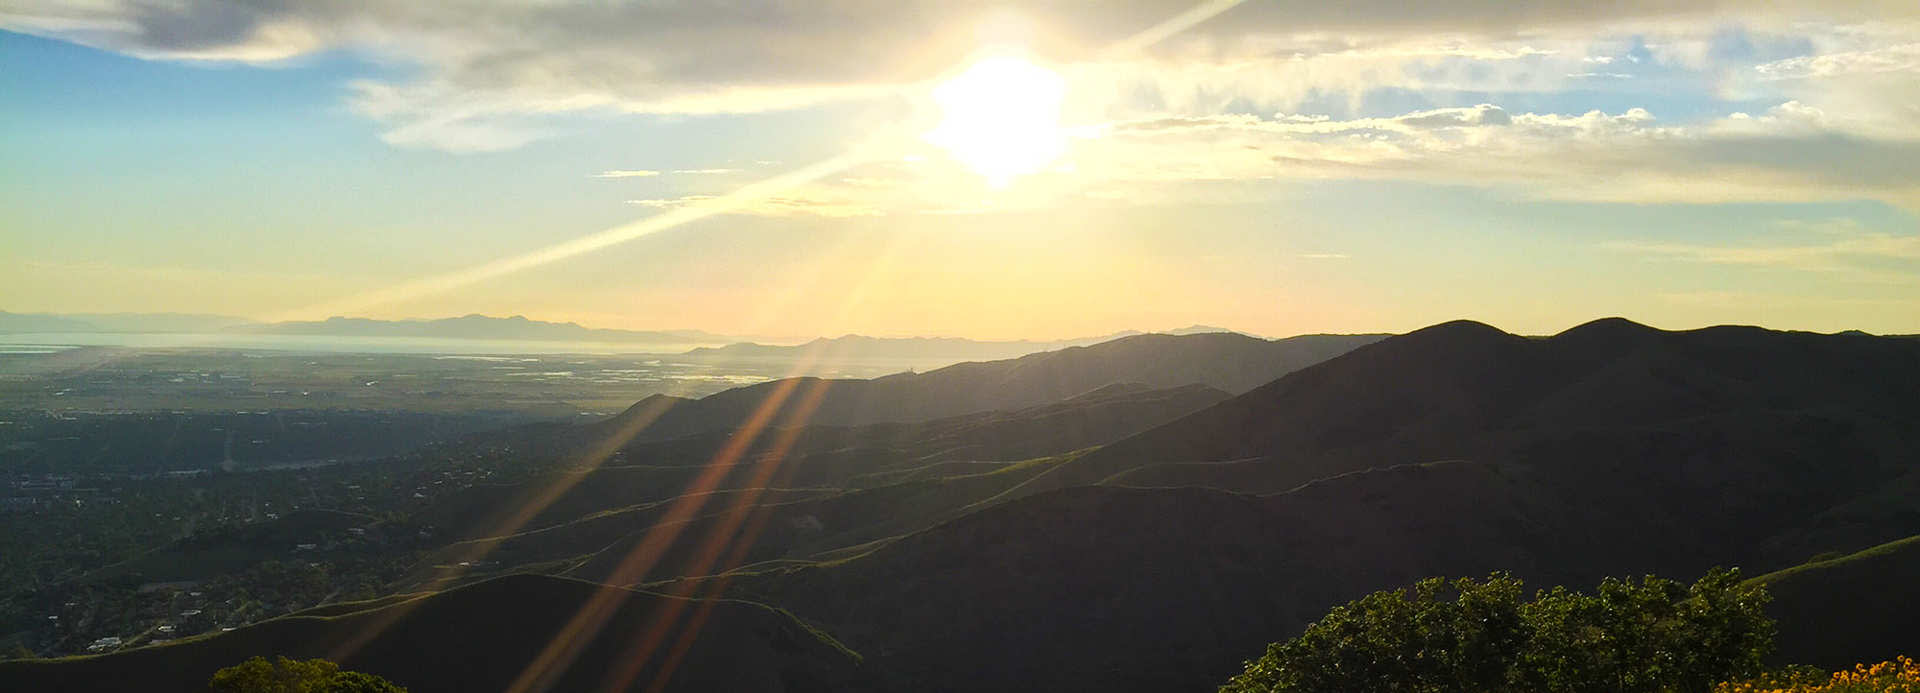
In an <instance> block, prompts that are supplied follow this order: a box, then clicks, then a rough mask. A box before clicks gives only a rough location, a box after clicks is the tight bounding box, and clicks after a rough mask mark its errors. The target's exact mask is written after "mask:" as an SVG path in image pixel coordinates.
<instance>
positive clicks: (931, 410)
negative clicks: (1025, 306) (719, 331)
mask: <svg viewBox="0 0 1920 693" xmlns="http://www.w3.org/2000/svg"><path fill="white" fill-rule="evenodd" d="M1381 338H1382V335H1307V336H1301V337H1291V338H1287V339H1277V340H1265V339H1259V338H1256V337H1248V336H1246V335H1240V334H1232V333H1211V334H1192V335H1164V334H1147V335H1137V336H1133V337H1123V338H1121V339H1116V340H1113V341H1110V342H1103V343H1100V344H1095V345H1093V346H1086V347H1071V348H1067V349H1062V350H1059V351H1049V352H1045V353H1039V354H1030V355H1027V356H1023V357H1020V358H1017V359H1008V360H1004V361H987V362H977V363H961V364H955V365H952V366H948V367H946V368H941V369H938V370H933V371H928V372H926V373H900V374H897V375H890V376H886V377H883V378H875V379H872V380H823V379H819V378H789V379H785V380H776V381H772V382H767V383H761V384H757V385H750V386H747V387H740V388H734V389H732V390H727V391H725V392H721V393H717V394H714V395H710V396H707V397H704V398H701V399H694V400H690V399H683V398H676V397H667V396H664V395H662V396H655V397H650V398H647V399H645V400H642V401H640V402H639V403H637V404H635V405H634V406H633V407H632V408H630V409H628V410H627V411H626V412H624V413H622V414H620V415H619V416H616V417H614V418H613V419H611V420H609V421H606V422H603V423H602V424H600V425H599V426H598V427H597V428H596V430H598V431H603V432H607V433H611V432H616V431H623V430H624V431H627V432H629V434H630V435H633V436H636V437H638V438H639V439H654V440H660V439H667V438H673V437H678V436H683V435H688V434H693V433H702V432H708V431H721V430H728V429H732V428H734V427H736V426H739V425H740V424H741V423H743V422H746V421H748V420H749V419H750V418H752V417H753V416H754V415H755V413H756V412H759V411H761V410H762V408H763V407H766V408H767V410H766V413H767V414H768V415H769V416H771V417H772V418H773V419H774V420H788V419H796V420H800V419H803V420H805V421H808V422H811V423H816V424H826V425H854V424H866V423H877V422H888V421H924V420H928V419H935V418H940V417H946V416H954V415H959V414H966V413H971V412H979V411H993V410H1012V409H1022V408H1026V407H1033V406H1039V405H1043V404H1048V403H1052V402H1057V401H1060V400H1062V399H1066V398H1069V397H1073V396H1076V395H1080V394H1082V393H1085V392H1089V391H1092V390H1095V389H1099V388H1102V387H1106V386H1108V385H1112V384H1115V383H1143V384H1146V385H1148V386H1150V387H1153V388H1170V387H1179V386H1183V385H1195V384H1198V385H1206V386H1208V387H1213V388H1217V389H1221V390H1226V391H1228V392H1235V393H1237V392H1245V391H1247V390H1249V389H1251V388H1254V387H1257V386H1259V385H1261V384H1262V383H1266V382H1268V381H1271V380H1273V379H1274V378H1278V377H1280V376H1282V375H1285V374H1287V373H1291V372H1293V371H1295V370H1298V369H1300V368H1304V367H1306V366H1310V365H1313V364H1315V363H1319V362H1321V361H1324V360H1326V359H1329V358H1332V357H1334V356H1338V355H1340V354H1343V353H1346V352H1347V351H1348V350H1351V349H1353V348H1355V347H1359V346H1361V345H1364V344H1369V343H1372V342H1375V341H1378V340H1379V339H1381ZM769 403H771V406H769ZM802 403H806V405H805V407H804V408H805V410H806V414H805V416H795V415H794V414H795V413H796V412H797V411H799V410H800V409H801V408H802Z"/></svg>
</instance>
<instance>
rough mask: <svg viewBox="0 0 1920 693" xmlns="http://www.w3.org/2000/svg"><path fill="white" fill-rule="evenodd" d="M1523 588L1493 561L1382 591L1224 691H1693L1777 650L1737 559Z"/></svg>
mask: <svg viewBox="0 0 1920 693" xmlns="http://www.w3.org/2000/svg"><path fill="white" fill-rule="evenodd" d="M1523 587H1524V586H1523V585H1522V583H1521V582H1520V581H1519V580H1517V579H1515V578H1513V577H1512V576H1510V575H1506V574H1501V573H1496V574H1494V575H1492V576H1490V577H1488V578H1487V579H1486V580H1483V581H1476V580H1472V579H1467V578H1462V579H1460V580H1456V581H1454V582H1451V583H1448V582H1446V581H1445V580H1441V579H1439V578H1431V579H1427V580H1423V581H1421V582H1419V583H1418V584H1416V585H1414V586H1413V587H1412V588H1410V589H1401V590H1386V591H1382V592H1375V593H1373V594H1370V595H1367V596H1365V597H1362V598H1360V599H1359V600H1356V601H1353V602H1350V603H1348V604H1346V605H1344V606H1340V607H1336V608H1335V609H1333V611H1331V612H1329V613H1328V614H1327V615H1326V616H1325V617H1324V618H1322V619H1320V621H1319V622H1317V623H1314V624H1313V625H1311V626H1308V627H1307V630H1306V632H1304V633H1302V634H1301V635H1300V636H1299V637H1297V638H1294V639H1292V640H1288V641H1286V642H1278V643H1274V644H1272V645H1270V646H1268V647H1267V652H1266V654H1265V655H1264V656H1262V657H1261V658H1259V659H1257V660H1254V661H1251V662H1248V663H1247V665H1246V670H1245V671H1243V672H1242V673H1241V674H1240V675H1238V676H1235V677H1233V679H1232V680H1230V681H1228V682H1227V684H1226V685H1225V686H1222V687H1221V689H1220V690H1221V691H1222V692H1223V693H1252V692H1255V691H1259V692H1263V693H1264V692H1269V691H1271V692H1286V693H1291V692H1295V691H1301V692H1305V691H1396V692H1404V693H1454V692H1457V691H1485V692H1489V693H1494V692H1512V693H1522V692H1526V693H1601V692H1606V693H1679V692H1685V693H1697V692H1699V691H1706V690H1710V689H1711V688H1712V687H1713V686H1714V684H1715V683H1717V682H1720V681H1726V680H1728V679H1732V678H1738V677H1745V676H1754V675H1756V674H1758V673H1759V672H1760V671H1761V666H1762V662H1763V660H1764V658H1765V657H1766V656H1767V655H1768V654H1769V653H1770V652H1771V650H1772V648H1773V622H1772V621H1771V620H1770V619H1768V618H1767V617H1766V614H1765V613H1764V611H1763V608H1764V607H1765V605H1766V603H1767V595H1766V593H1765V592H1764V591H1763V589H1762V588H1760V587H1759V586H1757V585H1744V584H1741V581H1740V574H1739V571H1737V570H1722V569H1716V570H1714V571H1712V572H1710V573H1708V574H1707V575H1706V576H1705V577H1703V578H1701V579H1700V580H1699V581H1698V582H1696V583H1694V584H1693V585H1692V586H1691V587H1689V586H1686V585H1683V584H1680V583H1677V582H1674V581H1671V580H1665V579H1661V578H1657V577H1652V576H1648V577H1645V578H1641V579H1639V580H1633V579H1628V580H1617V579H1612V578H1609V579H1607V580H1606V581H1604V582H1602V583H1601V584H1600V587H1599V589H1598V590H1597V591H1595V592H1594V593H1592V594H1587V593H1581V592H1574V591H1571V590H1567V589H1566V588H1563V587H1556V588H1554V589H1551V590H1543V591H1540V592H1537V593H1535V594H1534V595H1533V598H1532V599H1530V600H1529V599H1525V598H1524V597H1523V594H1524V592H1523Z"/></svg>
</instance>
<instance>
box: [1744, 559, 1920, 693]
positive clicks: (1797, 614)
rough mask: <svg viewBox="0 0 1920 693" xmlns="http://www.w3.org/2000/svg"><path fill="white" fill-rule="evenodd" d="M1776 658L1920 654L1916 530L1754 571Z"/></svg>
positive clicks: (1849, 662) (1852, 660)
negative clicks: (1776, 627)
mask: <svg viewBox="0 0 1920 693" xmlns="http://www.w3.org/2000/svg"><path fill="white" fill-rule="evenodd" d="M1755 581H1756V582H1759V583H1761V584H1763V585H1766V587H1767V591H1769V592H1771V593H1772V594H1773V598H1774V602H1773V606H1772V607H1771V609H1770V610H1771V612H1772V613H1773V615H1774V618H1776V619H1778V620H1779V623H1780V637H1779V644H1780V659H1781V660H1782V661H1786V662H1793V663H1800V664H1814V665H1817V666H1821V667H1826V668H1829V669H1844V668H1850V667H1852V666H1853V665H1854V664H1856V663H1860V662H1878V661H1884V660H1888V659H1892V658H1893V657H1894V656H1895V655H1902V654H1904V655H1910V656H1911V655H1920V535H1916V536H1912V537H1908V538H1906V539H1902V540H1899V541H1895V542H1890V543H1886V544H1881V545H1879V546H1876V547H1873V548H1870V549H1867V550H1865V551H1860V552H1858V553H1853V554H1849V555H1846V556H1841V557H1838V558H1832V559H1828V560H1821V561H1813V562H1809V563H1807V564H1805V565H1800V566H1795V567H1793V568H1788V569H1786V570H1781V571H1778V572H1774V573H1769V574H1767V575H1763V576H1760V577H1758V578H1755Z"/></svg>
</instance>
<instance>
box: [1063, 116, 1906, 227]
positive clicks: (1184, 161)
mask: <svg viewBox="0 0 1920 693" xmlns="http://www.w3.org/2000/svg"><path fill="white" fill-rule="evenodd" d="M1072 156H1073V157H1074V158H1075V168H1076V170H1078V171H1082V172H1088V171H1094V172H1100V175H1102V176H1104V177H1105V178H1106V179H1107V180H1108V181H1109V182H1115V183H1126V182H1130V183H1134V184H1138V185H1145V186H1151V185H1157V184H1165V183H1171V182H1181V181H1186V182H1195V181H1246V180H1259V179H1268V178H1283V179H1285V178H1292V179H1321V178H1361V179H1389V180H1414V181H1423V182H1432V183H1439V184H1445V185H1468V186H1476V187H1506V188H1511V189H1515V190H1521V191H1526V192H1528V193H1530V194H1534V195H1540V196H1544V197H1550V198H1556V199H1569V200H1587V201H1607V202H1631V203H1648V202H1709V203H1710V202H1729V201H1808V200H1859V199H1873V200H1882V201H1886V202H1891V203H1894V204H1900V205H1906V206H1909V207H1911V208H1915V209H1920V141H1914V140H1888V139H1875V138H1870V137H1863V136H1860V135H1855V134H1852V133H1849V132H1846V131H1844V130H1837V129H1835V128H1833V127H1832V126H1831V125H1830V123H1829V122H1828V119H1827V117H1826V116H1825V114H1824V113H1822V112H1821V111H1819V110H1818V109H1813V108H1811V107H1808V106H1805V105H1804V104H1800V103H1798V102H1787V103H1784V104H1781V105H1779V106H1777V107H1775V108H1773V109H1770V110H1768V111H1766V112H1763V113H1761V114H1760V115H1758V116H1753V115H1746V114H1731V115H1729V116H1728V117H1725V118H1720V119H1715V120H1711V121H1707V122H1704V123H1695V124H1685V125H1662V124H1660V123H1659V122H1658V121H1657V119H1656V118H1655V117H1654V116H1653V114H1652V113H1650V112H1649V111H1647V110H1645V109H1640V108H1633V109H1628V110H1626V111H1624V112H1620V113H1613V114H1609V113H1604V112H1601V111H1589V112H1587V113H1583V114H1579V115H1568V114H1554V113H1522V114H1510V113H1507V112H1506V111H1505V110H1504V109H1501V108H1499V107H1497V106H1493V105H1490V104H1483V105H1480V106H1475V107H1471V108H1454V109H1435V110H1426V111H1416V112H1412V113H1407V114H1404V115H1401V116H1398V117H1389V118H1359V119H1348V120H1334V119H1329V118H1318V117H1300V116H1294V115H1284V114H1283V115H1278V116H1275V117H1271V118H1260V117H1254V116H1239V115H1235V116H1213V117H1199V118H1162V119H1155V120H1151V121H1137V122H1123V123H1116V124H1112V125H1110V126H1108V127H1105V128H1101V129H1099V130H1096V131H1093V132H1091V133H1089V134H1088V135H1087V136H1086V137H1085V138H1084V139H1082V140H1081V141H1078V142H1076V144H1075V147H1074V148H1073V153H1072Z"/></svg>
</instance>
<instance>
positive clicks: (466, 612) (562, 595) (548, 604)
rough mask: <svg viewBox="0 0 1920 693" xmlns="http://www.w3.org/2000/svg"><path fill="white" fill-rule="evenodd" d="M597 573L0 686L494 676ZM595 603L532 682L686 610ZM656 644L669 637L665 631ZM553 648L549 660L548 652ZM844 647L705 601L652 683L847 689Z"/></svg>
mask: <svg viewBox="0 0 1920 693" xmlns="http://www.w3.org/2000/svg"><path fill="white" fill-rule="evenodd" d="M605 589H607V588H603V587H601V586H597V585H593V584H590V583H585V582H578V581H574V580H566V579H560V578H549V577H536V576H515V577H507V578H501V579H497V580H490V581H487V582H482V583H478V584H474V585H470V586H467V587H462V588H459V589H455V590H451V591H447V592H442V593H438V594H433V595H429V596H425V597H420V598H417V599H413V600H410V601H402V602H399V603H395V604H387V605H379V606H375V607H373V608H370V609H368V610H365V611H358V612H353V613H347V614H341V615H331V616H307V615H294V616H289V617H286V618H280V619H276V620H272V621H267V622H264V623H260V624H257V625H253V626H248V627H246V628H242V629H239V630H235V631H232V632H227V633H220V634H217V635H213V636H209V637H205V638H199V639H194V640H189V641H182V642H178V643H174V644H169V645H163V646H157V647H148V648H142V649H137V650H129V651H126V652H120V653H116V654H111V655H103V656H96V657H72V658H66V659H60V660H33V661H16V662H0V688H4V689H6V690H15V691H46V692H49V693H52V692H56V691H104V690H142V691H162V692H170V691H179V692H181V693H187V692H190V691H203V690H205V689H206V683H207V679H208V678H209V677H211V676H212V675H213V672H215V671H217V670H219V669H220V668H222V667H226V666H230V665H233V664H237V663H239V662H241V661H243V660H245V659H247V658H249V657H254V656H267V657H272V656H275V655H285V656H290V657H296V658H312V657H324V658H330V659H333V660H335V661H338V662H339V663H340V664H341V666H342V667H343V668H346V669H351V670H356V671H365V672H368V673H372V674H377V675H379V676H383V677H386V678H388V679H391V680H393V681H394V682H395V683H398V684H400V685H403V686H406V687H407V688H408V690H411V691H415V693H431V692H434V691H448V692H467V691H501V690H507V689H508V687H509V686H510V685H511V684H512V683H513V682H514V681H515V679H516V677H519V676H520V675H521V674H522V671H523V670H524V669H525V668H526V667H528V666H529V664H531V663H533V662H535V661H536V658H537V657H539V655H540V654H541V653H542V650H543V649H544V648H545V647H546V646H547V645H548V644H549V643H550V642H553V641H554V640H555V639H557V638H558V637H559V636H561V635H562V630H563V628H564V627H565V626H567V624H568V623H569V621H570V619H572V618H573V617H574V616H575V614H577V613H579V612H580V611H581V609H582V608H583V607H586V606H588V605H590V604H596V602H595V601H594V597H595V595H596V594H598V593H601V592H602V590H605ZM608 594H609V595H610V596H611V597H613V598H612V599H609V600H607V601H605V602H604V603H603V604H600V605H599V606H600V607H601V608H603V609H604V610H605V615H606V616H607V618H606V619H605V626H604V628H600V629H583V630H581V631H579V632H583V633H587V634H588V635H589V637H588V638H587V639H586V640H585V641H583V645H582V646H581V647H580V648H579V650H578V652H577V656H576V657H574V658H573V659H572V661H571V664H563V665H558V666H555V667H552V668H551V670H546V669H542V671H546V672H547V674H548V676H547V677H546V678H544V679H542V680H543V681H544V682H545V683H546V684H547V686H546V687H543V688H540V689H537V690H562V691H570V690H593V689H597V688H599V687H600V686H602V685H604V684H605V683H606V682H607V680H608V678H609V676H610V675H612V674H614V673H616V672H619V671H620V670H621V667H620V664H621V663H622V662H627V661H632V660H633V659H634V658H635V653H637V652H640V651H642V650H643V649H644V648H643V647H642V644H643V642H644V638H645V635H646V630H647V628H648V626H649V625H651V624H652V622H653V619H654V618H656V617H661V616H665V615H668V614H675V615H678V616H679V617H680V618H682V619H684V618H686V617H687V616H688V615H689V614H691V613H693V612H696V611H698V610H699V609H698V606H699V604H691V603H687V602H684V601H683V600H675V599H673V598H670V597H663V596H659V595H652V594H646V593H640V592H630V591H626V590H618V591H614V592H609V593H608ZM667 642H668V644H669V645H671V644H672V643H673V640H668V641H667ZM667 658H668V657H667V648H664V647H662V648H656V650H655V653H654V656H653V657H652V658H651V659H649V660H648V663H647V665H646V666H645V667H642V668H641V669H639V670H638V671H637V672H634V675H633V676H632V680H631V682H630V683H629V684H628V686H626V687H622V688H623V689H624V688H627V687H631V688H635V689H644V688H646V687H647V686H648V685H649V684H651V683H653V682H654V680H655V678H656V676H657V675H658V674H659V672H660V670H661V668H662V667H661V665H662V663H663V662H664V661H665V660H666V659H667ZM556 661H557V660H556ZM861 676H862V668H861V666H860V660H859V657H858V655H856V654H854V653H852V652H849V651H847V650H846V649H844V648H842V647H840V646H838V645H837V644H836V643H834V642H833V641H831V640H829V639H826V638H824V637H822V636H821V635H820V634H818V633H816V632H814V631H811V630H809V629H807V628H806V627H805V626H803V625H801V624H800V623H798V622H796V621H794V620H793V619H792V618H791V617H789V616H787V615H786V614H784V613H782V612H780V611H778V610H775V609H771V608H768V607H765V606H761V605H758V604H750V603H745V602H732V601H729V602H719V603H715V604H714V605H713V608H712V610H711V613H710V615H709V617H708V618H707V620H706V622H705V627H703V628H700V629H699V634H698V637H697V639H695V640H694V641H693V642H692V644H691V646H690V647H689V649H688V650H687V651H686V652H685V653H684V655H682V657H681V658H680V660H679V662H678V665H677V666H675V667H674V668H673V670H672V673H671V674H670V677H669V678H667V679H666V681H667V684H666V685H665V687H664V688H663V689H661V690H672V691H721V690H724V691H768V692H774V691H816V692H819V693H826V692H827V691H837V690H856V689H858V688H859V686H860V680H861Z"/></svg>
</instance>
